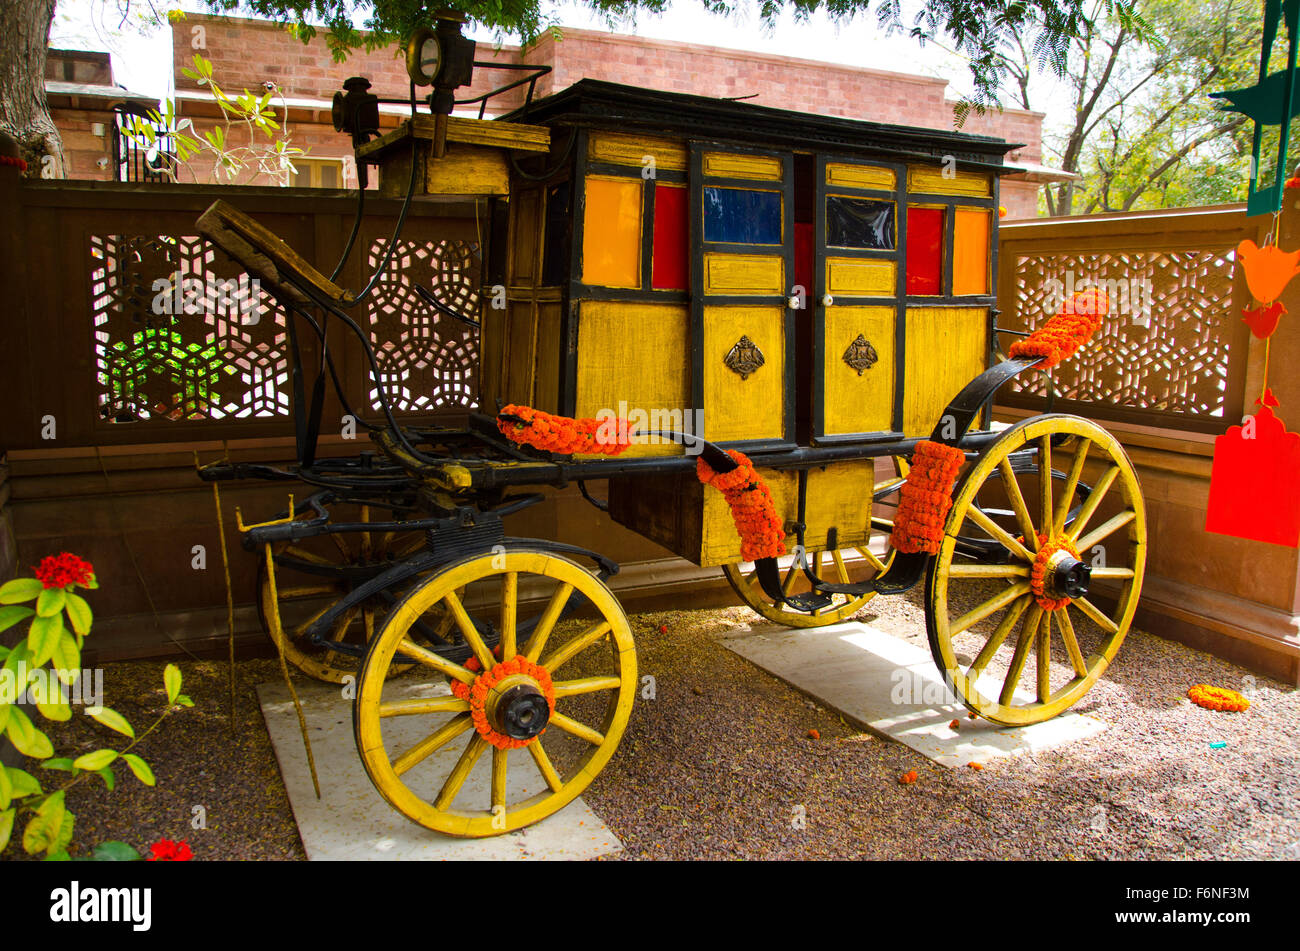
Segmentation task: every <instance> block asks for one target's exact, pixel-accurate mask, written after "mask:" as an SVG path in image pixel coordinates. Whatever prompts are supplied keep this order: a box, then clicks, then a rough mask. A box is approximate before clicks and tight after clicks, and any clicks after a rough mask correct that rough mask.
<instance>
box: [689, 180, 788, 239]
mask: <svg viewBox="0 0 1300 951" xmlns="http://www.w3.org/2000/svg"><path fill="white" fill-rule="evenodd" d="M704 240H705V241H721V242H724V243H726V244H780V243H781V193H780V192H763V191H752V190H750V189H748V188H705V189H704Z"/></svg>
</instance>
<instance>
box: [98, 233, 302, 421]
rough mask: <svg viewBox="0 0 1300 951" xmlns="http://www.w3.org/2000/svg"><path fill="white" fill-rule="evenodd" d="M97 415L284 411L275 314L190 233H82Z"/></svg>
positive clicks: (243, 277)
mask: <svg viewBox="0 0 1300 951" xmlns="http://www.w3.org/2000/svg"><path fill="white" fill-rule="evenodd" d="M89 253H90V275H91V281H90V285H91V312H92V317H93V321H94V354H95V373H96V384H97V386H96V394H97V399H98V409H99V413H100V416H101V417H103V418H104V419H107V420H110V421H113V422H120V423H128V422H137V421H141V420H157V419H171V420H220V419H231V418H251V417H263V418H268V417H269V418H274V417H286V416H288V415H289V390H288V380H289V353H288V338H287V333H286V328H285V315H284V313H283V311H282V310H280V308H279V307H278V306H277V305H276V303H275V300H274V299H273V298H272V297H271V296H270V295H269V294H267V293H265V292H264V291H262V290H261V289H260V288H258V287H257V286H256V284H255V282H252V281H250V280H249V277H248V275H247V274H246V273H245V272H243V271H242V269H240V268H239V266H238V265H236V264H234V263H233V262H232V261H230V259H229V258H227V257H226V256H225V255H223V254H220V253H219V252H217V250H216V249H215V248H213V247H212V246H211V245H209V244H207V243H206V242H205V241H204V240H203V238H201V237H198V236H196V235H182V236H172V235H113V234H109V235H92V236H91V238H90V247H89Z"/></svg>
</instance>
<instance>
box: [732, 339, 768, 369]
mask: <svg viewBox="0 0 1300 951" xmlns="http://www.w3.org/2000/svg"><path fill="white" fill-rule="evenodd" d="M722 362H723V363H725V364H726V365H727V369H728V370H732V371H734V372H736V373H739V374H740V378H741V379H742V380H748V379H749V375H750V374H751V373H753V372H754V371H755V370H757V369H758V368H759V367H761V366H762V365H763V364H764V363H766V362H767V361H766V360H764V359H763V351H762V350H759V349H758V344H756V343H754V341H752V340H750V339H749V337H747V336H744V335H742V336H741V338H740V339H739V340H737V341H736V345H735V346H734V347H732V348H731V349H730V350H728V351H727V355H726V356H725V357H723V358H722Z"/></svg>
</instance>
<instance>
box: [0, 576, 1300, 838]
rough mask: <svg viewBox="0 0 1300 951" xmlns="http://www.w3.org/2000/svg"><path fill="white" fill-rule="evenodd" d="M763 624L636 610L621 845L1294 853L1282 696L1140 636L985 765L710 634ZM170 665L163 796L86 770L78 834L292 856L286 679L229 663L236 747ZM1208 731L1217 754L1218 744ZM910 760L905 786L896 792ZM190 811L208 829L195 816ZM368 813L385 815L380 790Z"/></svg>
mask: <svg viewBox="0 0 1300 951" xmlns="http://www.w3.org/2000/svg"><path fill="white" fill-rule="evenodd" d="M858 619H859V620H863V621H866V622H867V623H870V624H873V625H874V626H876V627H878V628H880V629H882V630H885V631H888V632H890V633H892V634H894V635H896V636H899V637H903V638H905V639H907V640H909V641H913V642H915V643H918V644H921V645H923V646H924V644H925V625H924V616H923V613H922V609H921V607H920V592H919V590H918V591H916V592H913V593H912V595H910V596H909V597H907V598H893V599H889V598H878V599H876V600H875V601H874V602H872V603H871V604H869V605H868V606H867V607H866V608H865V609H864V610H863V611H862V612H860V614H859V615H858ZM760 620H761V619H759V618H758V616H757V615H755V614H753V613H752V612H750V611H749V610H748V609H745V608H739V607H738V608H730V609H725V610H718V611H699V612H666V613H658V614H642V615H637V616H635V617H633V618H632V623H633V629H634V634H635V635H636V637H637V642H638V658H639V660H638V663H639V667H640V671H641V673H642V674H651V675H653V676H654V677H655V681H656V697H655V699H654V700H638V703H637V705H636V707H635V709H634V712H633V715H632V719H631V722H630V724H629V726H628V730H627V733H626V735H625V737H624V739H623V743H622V747H621V748H620V750H619V752H618V753H617V754H616V755H615V757H614V759H613V761H612V762H611V763H610V764H609V765H608V766H607V767H606V768H605V770H604V771H603V773H602V774H601V776H600V777H599V778H598V779H597V780H596V782H595V783H594V784H593V785H592V787H591V788H589V789H588V791H587V792H586V793H585V798H586V799H587V801H588V802H589V803H590V804H591V806H592V807H593V808H594V809H595V810H596V812H597V813H599V814H600V816H601V817H602V818H603V819H604V820H605V822H606V823H607V824H608V825H609V826H610V828H611V829H612V830H613V831H614V832H615V834H617V835H618V836H619V838H620V839H621V840H622V841H623V843H624V845H625V846H626V852H625V853H623V855H622V856H621V857H622V858H628V859H635V858H665V859H690V858H704V859H737V858H751V859H791V858H872V859H912V858H918V859H943V858H955V859H1016V858H1058V859H1092V858H1130V859H1156V858H1185V859H1199V860H1206V859H1212V860H1216V859H1224V858H1288V857H1289V858H1300V808H1298V807H1297V805H1296V803H1297V802H1298V801H1300V693H1298V692H1297V691H1295V690H1294V689H1293V688H1290V687H1286V686H1284V685H1282V684H1279V683H1276V682H1274V681H1270V680H1268V679H1267V678H1264V677H1256V678H1255V679H1254V680H1250V679H1247V678H1248V676H1249V675H1248V672H1247V671H1245V670H1243V669H1242V668H1240V667H1237V666H1235V665H1233V664H1230V663H1228V662H1226V661H1222V660H1219V659H1217V658H1215V657H1212V656H1210V655H1207V654H1204V653H1201V652H1198V651H1194V650H1191V649H1189V648H1186V647H1183V646H1182V645H1179V644H1176V643H1173V642H1170V641H1165V640H1161V639H1159V638H1156V637H1152V636H1150V635H1147V634H1144V633H1141V632H1138V631H1134V632H1131V633H1130V635H1129V637H1128V639H1127V641H1126V642H1125V644H1124V647H1123V649H1122V650H1121V651H1120V654H1119V657H1118V659H1117V660H1116V662H1115V664H1114V665H1112V667H1111V669H1110V670H1109V671H1108V673H1107V675H1106V677H1105V679H1104V680H1103V681H1102V682H1101V683H1099V684H1098V685H1097V686H1096V687H1094V688H1093V690H1092V691H1091V692H1090V693H1089V694H1088V696H1087V697H1085V698H1084V700H1083V701H1081V702H1080V704H1078V705H1077V706H1076V707H1075V709H1076V710H1079V711H1081V712H1088V713H1090V714H1093V715H1095V716H1097V717H1099V718H1101V719H1102V720H1104V721H1106V722H1107V723H1108V724H1109V728H1108V729H1107V730H1105V731H1104V732H1102V733H1101V734H1100V735H1098V736H1096V737H1094V738H1092V739H1090V740H1086V741H1083V742H1079V743H1075V744H1072V745H1070V746H1069V747H1067V748H1064V749H1060V750H1054V751H1050V752H1044V753H1038V754H1033V755H1025V756H1019V757H1016V758H1014V759H1006V760H1000V761H995V762H993V763H990V764H989V765H988V766H987V767H986V768H985V769H984V770H983V771H982V772H976V771H973V770H952V769H947V768H944V767H940V766H936V765H934V764H933V763H931V762H930V761H929V760H927V759H926V758H925V757H923V756H921V755H920V754H919V753H916V752H914V751H912V750H910V749H908V748H906V747H904V746H901V745H898V744H894V743H890V742H885V741H882V740H879V739H876V738H875V737H872V736H869V735H865V734H861V733H858V732H857V731H856V730H855V729H854V728H852V727H851V726H850V725H848V724H847V723H845V722H843V721H842V720H841V719H840V718H839V717H838V716H836V715H835V714H834V713H833V712H831V711H828V710H825V709H821V708H819V707H818V706H817V705H816V704H815V703H814V702H813V701H810V700H808V699H807V698H806V697H804V696H803V695H802V694H800V693H798V692H796V691H795V690H793V689H791V688H790V687H788V686H786V685H785V684H784V683H782V682H781V681H778V680H776V679H775V678H773V677H771V676H769V675H768V674H766V673H764V672H763V671H761V670H758V669H757V668H755V667H754V666H752V665H751V664H749V663H748V662H747V661H745V660H742V659H741V658H740V657H738V656H737V655H735V654H732V653H731V652H729V651H728V650H726V649H725V648H724V647H722V646H721V645H720V644H719V643H718V642H717V641H716V640H715V638H716V636H717V635H719V634H721V633H724V632H727V631H734V630H735V629H737V628H740V627H742V626H744V625H747V624H751V623H753V624H756V623H759V622H760ZM661 627H666V628H667V631H666V632H661V630H660V628H661ZM162 666H163V665H162V664H159V663H151V662H141V663H122V664H117V665H114V666H112V667H110V668H108V670H107V672H106V676H105V697H106V702H107V703H108V704H109V705H110V706H112V707H114V708H115V709H117V710H119V711H120V712H121V713H123V714H125V715H126V716H127V717H128V718H129V719H131V720H132V722H133V723H135V724H136V725H137V727H143V726H144V725H146V724H147V723H148V722H151V718H150V717H148V715H147V714H148V711H150V710H153V709H156V708H157V705H158V703H159V702H160V701H161V686H160V685H161V682H162ZM182 668H183V670H184V671H185V677H186V684H185V690H186V692H187V693H188V694H189V695H190V696H192V697H193V698H194V699H195V701H196V707H194V708H193V709H188V710H183V711H181V712H180V713H178V714H176V715H175V716H174V717H173V718H170V719H169V720H168V722H166V723H164V724H163V726H162V727H161V728H160V729H159V730H158V731H157V732H156V733H154V734H153V735H151V736H150V737H148V738H147V739H146V740H145V741H144V743H142V744H141V749H140V752H141V753H142V755H144V756H145V758H146V759H148V760H149V761H150V762H151V763H152V764H153V766H154V769H155V771H156V772H157V775H158V786H157V788H156V789H152V790H148V789H144V788H143V787H141V786H140V784H139V783H137V782H135V781H134V779H132V778H131V777H129V776H123V777H122V778H121V781H120V783H119V785H118V788H117V790H116V791H115V792H113V793H108V792H107V791H106V790H105V789H104V788H103V786H102V784H100V782H99V780H98V779H94V780H93V781H92V782H87V783H83V784H82V785H81V786H79V787H77V788H75V789H74V790H73V791H72V792H71V793H70V794H69V807H70V808H71V809H72V810H73V812H75V813H76V814H77V816H78V830H79V834H78V841H81V842H94V841H98V840H99V839H102V838H121V839H125V840H127V841H129V842H131V843H132V844H134V845H137V846H144V845H147V843H149V842H152V841H154V840H156V839H158V838H172V839H178V838H185V839H187V840H188V841H189V842H190V843H191V844H192V845H193V846H194V848H195V853H196V858H199V859H216V858H226V859H235V858H240V859H245V858H258V859H272V858H282V859H295V858H296V859H301V858H303V851H302V847H301V844H300V843H299V840H298V835H297V831H296V829H295V827H294V824H293V821H292V816H291V813H290V810H289V804H288V799H287V797H286V796H285V792H284V787H283V785H282V784H281V782H280V779H279V774H278V770H277V767H276V763H275V758H274V754H273V752H272V749H271V745H270V742H269V740H268V738H267V735H266V730H265V727H264V725H263V723H262V719H261V714H260V712H259V711H258V709H257V705H256V701H255V697H254V694H253V689H252V687H253V685H254V684H257V683H260V682H263V681H266V680H273V679H278V677H279V672H278V669H277V667H276V665H275V663H274V662H273V661H267V660H253V661H244V662H241V663H240V664H239V673H238V677H239V691H238V698H239V699H238V732H237V734H236V736H235V737H234V738H233V739H232V737H231V734H230V731H229V725H228V722H227V719H226V703H227V700H226V698H227V686H226V668H225V665H224V664H221V663H192V662H191V663H185V664H182ZM1196 683H1214V684H1219V685H1222V686H1229V687H1234V688H1236V689H1240V690H1247V691H1250V692H1251V693H1252V696H1253V703H1252V706H1251V708H1250V710H1249V711H1247V712H1246V713H1242V714H1232V713H1214V712H1211V711H1208V710H1203V709H1201V708H1199V707H1196V706H1194V705H1192V704H1191V703H1190V702H1189V701H1187V700H1186V699H1185V696H1184V695H1185V692H1186V690H1187V688H1188V687H1189V686H1191V685H1192V684H1196ZM810 730H816V731H818V733H819V734H820V736H819V738H816V739H814V738H812V737H810V736H809V731H810ZM49 732H50V734H51V738H52V739H53V740H54V742H55V746H56V750H58V751H59V753H62V752H67V751H69V750H71V749H73V748H74V746H75V747H77V748H80V749H82V750H84V749H87V748H89V747H88V745H87V744H89V743H90V742H93V741H92V740H91V739H90V737H91V736H92V734H99V733H102V732H103V731H102V730H99V729H98V728H96V727H94V726H93V724H88V723H87V721H86V718H84V717H74V718H73V721H71V723H70V724H67V725H60V726H59V728H58V729H55V730H51V731H49ZM1216 741H1222V742H1224V743H1226V746H1225V747H1223V748H1221V749H1211V748H1210V743H1211V742H1216ZM59 753H56V755H59ZM909 770H915V771H916V773H917V775H918V779H917V781H916V782H915V783H914V784H911V785H902V784H900V783H899V782H898V777H899V776H900V775H901V774H903V773H905V772H907V771H909ZM195 805H203V806H204V807H205V808H206V810H207V816H208V821H207V829H206V830H203V831H197V830H194V829H193V828H192V827H191V816H192V809H193V807H194V806H195ZM376 808H387V807H386V806H384V805H383V804H382V803H381V802H380V801H379V799H378V798H376ZM12 855H13V849H12V847H11V849H10V851H9V852H8V853H6V857H11V856H12Z"/></svg>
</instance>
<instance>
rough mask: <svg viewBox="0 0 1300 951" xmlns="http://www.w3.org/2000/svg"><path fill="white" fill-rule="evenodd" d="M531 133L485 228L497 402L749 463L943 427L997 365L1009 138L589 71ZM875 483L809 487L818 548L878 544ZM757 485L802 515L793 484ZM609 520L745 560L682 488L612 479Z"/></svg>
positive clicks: (721, 560) (834, 476)
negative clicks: (871, 489) (678, 90)
mask: <svg viewBox="0 0 1300 951" xmlns="http://www.w3.org/2000/svg"><path fill="white" fill-rule="evenodd" d="M510 118H512V117H509V116H508V117H506V119H507V120H509V119H510ZM518 118H521V119H524V120H525V121H527V122H528V123H533V124H538V125H542V126H545V127H549V128H550V130H551V146H550V150H551V151H550V155H549V156H547V157H546V158H537V159H535V160H533V162H532V163H529V162H521V163H519V167H517V168H516V171H515V174H513V175H512V179H511V183H510V194H509V198H508V201H505V202H499V203H498V205H497V207H496V208H495V209H494V212H493V214H492V217H491V220H492V222H493V229H492V232H491V236H490V243H489V249H490V250H489V254H488V259H489V261H490V262H491V266H490V267H489V269H488V273H487V275H486V282H485V283H486V284H487V285H488V286H489V288H491V287H493V286H499V287H501V288H503V289H504V303H505V306H504V307H499V308H498V307H493V306H492V295H491V294H485V295H484V300H485V308H484V310H483V314H482V347H481V352H482V366H481V371H480V380H481V381H482V382H481V387H482V392H481V404H482V405H483V406H485V407H494V406H499V405H501V404H511V403H513V404H519V405H527V406H533V407H536V408H538V409H542V410H545V411H548V412H553V413H558V414H561V415H565V416H575V417H597V416H599V415H600V414H617V415H620V416H631V417H632V421H633V422H634V423H636V424H638V425H640V426H641V428H642V429H643V430H644V429H649V430H659V429H674V430H676V431H679V432H680V431H683V430H687V431H690V432H691V433H693V434H694V435H698V436H701V437H703V438H705V439H708V440H709V441H710V442H713V443H716V444H719V445H722V446H726V447H731V448H737V449H740V450H742V451H744V452H746V453H750V454H754V453H764V452H769V451H781V450H788V449H791V448H794V447H809V446H835V445H846V444H876V445H878V446H880V445H883V444H888V443H891V442H896V441H899V440H902V439H904V438H907V437H915V436H923V435H925V434H927V433H929V432H930V430H931V429H932V428H933V426H934V424H935V420H936V419H937V418H938V416H939V413H940V411H941V410H942V409H943V407H944V406H945V405H947V403H948V402H949V400H950V399H951V398H952V397H953V396H954V395H955V394H956V393H957V392H958V391H959V390H960V389H961V388H962V386H963V385H964V384H965V383H966V382H967V381H969V380H970V379H971V378H973V377H974V376H977V375H978V374H979V373H980V371H982V370H983V369H984V368H985V366H986V365H987V364H988V361H989V356H990V352H991V346H992V320H993V307H994V303H995V299H994V296H993V274H994V273H995V268H996V247H997V223H998V213H997V208H998V177H999V175H1000V174H1002V173H1003V172H1005V171H1006V170H1007V169H1006V167H1005V166H1004V165H1003V162H1002V156H1003V155H1004V153H1005V151H1006V150H1007V149H1008V148H1009V147H1010V146H1008V145H1007V144H1006V143H1005V142H1003V141H1002V140H999V139H991V138H987V137H983V136H972V135H961V134H958V133H950V132H934V131H929V130H923V129H912V128H904V127H899V126H888V125H881V124H878V123H872V122H862V121H855V120H846V119H836V118H829V117H821V116H812V115H807V114H803V113H794V112H788V111H785V110H779V109H771V108H766V107H760V106H755V105H752V104H748V103H743V102H730V101H726V100H717V99H707V98H704V97H698V96H689V95H681V94H671V93H662V92H653V91H646V90H640V89H633V88H631V87H625V86H616V85H612V84H608V83H600V82H593V81H589V80H584V81H582V82H580V83H577V84H576V85H574V86H572V87H570V88H569V89H567V90H565V91H564V92H562V93H559V94H558V95H555V96H552V97H549V98H548V99H545V100H542V101H540V102H538V103H535V104H534V105H532V106H531V107H530V108H529V110H528V111H527V114H526V116H522V115H521V116H519V117H518ZM535 167H542V168H544V169H545V170H548V171H551V172H552V174H550V175H549V176H547V177H546V178H542V179H541V180H538V178H539V176H537V175H534V174H530V173H531V172H532V169H533V168H535ZM500 299H501V298H500V296H498V301H499V300H500ZM682 452H683V447H682V446H681V445H679V444H673V443H670V442H667V441H664V440H649V441H648V443H647V444H645V445H640V446H637V447H634V448H633V449H632V450H630V451H629V453H630V454H633V455H674V454H680V453H682ZM873 471H874V470H873V463H872V460H870V459H861V460H851V461H843V462H840V463H838V464H837V466H836V467H835V469H834V471H824V472H818V473H815V474H814V475H813V476H811V477H810V478H811V480H812V481H813V482H814V483H815V485H813V486H810V487H809V488H808V490H807V492H806V498H807V502H806V510H805V512H804V518H803V521H804V522H805V523H806V524H808V525H809V526H812V527H813V528H811V529H810V531H812V532H813V534H814V535H820V536H821V537H822V538H823V539H824V537H825V533H826V530H827V529H829V528H832V527H834V528H836V529H837V531H838V536H839V539H840V540H841V541H842V542H845V543H855V544H856V543H859V542H864V541H865V540H866V536H867V534H868V530H869V520H870V506H864V505H863V504H862V499H861V492H860V489H861V487H862V485H863V484H870V483H871V481H872V478H873ZM765 475H767V476H768V477H769V484H770V485H771V487H772V491H773V493H774V496H775V497H776V498H777V500H778V508H779V510H780V511H781V513H782V515H783V516H785V517H787V518H788V519H791V520H793V519H795V518H796V517H797V514H798V513H797V510H796V508H797V503H796V499H797V496H798V494H799V493H798V491H797V489H796V485H795V482H796V479H795V476H794V473H793V472H790V471H785V472H776V471H771V470H769V471H767V472H765ZM610 511H611V514H612V515H613V517H614V518H615V519H616V520H618V521H619V522H621V523H622V524H624V525H626V526H627V527H629V528H631V529H633V530H635V531H637V532H640V533H641V534H644V535H646V536H647V537H649V538H651V539H652V540H654V541H656V542H658V543H660V544H662V545H664V546H665V547H667V548H668V549H669V550H671V551H673V552H674V553H675V554H678V555H680V556H682V557H684V558H687V559H688V560H690V561H692V562H694V563H696V564H701V565H719V564H726V563H729V562H734V561H737V560H739V542H738V540H737V538H736V534H735V531H734V529H733V528H732V526H731V524H730V518H729V516H728V514H727V512H726V508H725V505H723V504H722V503H721V501H720V500H719V499H717V498H710V497H709V496H708V495H706V494H705V493H704V492H703V488H702V487H701V486H700V485H699V484H698V482H696V481H695V480H693V478H692V477H691V475H690V474H685V475H680V474H679V475H676V476H670V477H668V478H664V477H661V476H659V475H647V476H643V477H636V476H633V477H630V478H625V479H620V480H618V481H617V482H616V483H613V484H611V487H610Z"/></svg>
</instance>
